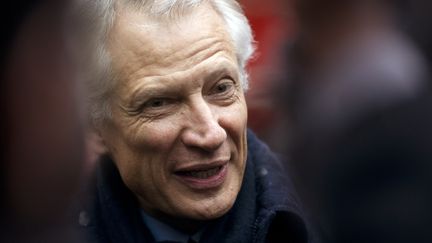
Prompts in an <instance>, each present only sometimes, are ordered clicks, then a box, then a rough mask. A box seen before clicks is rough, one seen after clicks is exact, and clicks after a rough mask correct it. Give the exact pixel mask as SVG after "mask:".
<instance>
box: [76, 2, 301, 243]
mask: <svg viewBox="0 0 432 243" xmlns="http://www.w3.org/2000/svg"><path fill="white" fill-rule="evenodd" d="M81 4H83V5H82V6H80V7H81V9H84V10H85V11H81V12H85V13H87V15H88V16H89V17H91V18H93V20H89V22H88V23H89V26H83V27H91V28H90V29H89V30H90V31H89V32H88V33H87V35H88V36H87V37H89V36H92V38H90V39H92V41H93V43H94V45H93V48H94V49H93V50H97V51H93V52H94V53H95V55H94V56H93V57H89V58H88V59H87V60H86V61H87V62H88V61H89V60H91V61H92V62H93V63H91V64H89V65H86V66H87V67H92V71H90V72H89V73H92V74H93V75H91V76H89V77H91V79H92V80H91V82H89V84H90V85H89V95H90V102H91V103H90V115H91V118H92V121H93V125H94V128H95V129H94V130H95V131H96V133H97V134H98V136H99V138H100V142H101V144H102V146H103V147H104V149H105V152H106V153H105V156H102V158H101V161H100V163H99V166H98V169H97V176H96V183H95V184H96V189H95V190H96V192H95V193H94V195H95V196H94V204H93V207H92V208H90V209H88V210H89V211H88V212H87V211H86V212H85V213H84V212H82V214H81V219H82V218H85V220H81V223H82V224H83V225H84V226H86V227H84V228H86V229H87V231H88V233H89V235H90V236H91V238H92V240H93V241H94V242H166V241H169V242H265V241H266V240H267V241H271V242H274V241H275V240H276V239H278V240H282V241H283V242H287V241H289V242H307V238H308V233H307V230H306V224H305V223H304V221H303V219H302V214H301V210H300V208H299V205H298V204H297V200H296V199H295V195H294V193H293V192H292V190H291V188H290V187H289V186H288V185H287V182H286V181H285V179H286V178H284V175H285V174H284V173H283V172H282V168H281V165H280V163H279V162H278V160H277V158H276V157H275V156H274V155H273V154H272V153H271V152H270V151H269V149H268V148H267V146H265V145H264V144H263V143H261V142H260V141H259V140H258V139H257V138H256V137H255V136H254V135H253V134H252V133H251V132H248V130H247V107H246V102H245V97H244V91H245V89H246V88H247V75H246V72H245V66H246V63H247V61H248V59H249V58H250V56H251V55H252V53H253V46H252V41H253V40H252V34H251V30H250V26H249V24H248V21H247V19H246V18H245V17H244V15H243V13H242V10H241V8H240V7H239V5H238V3H237V2H236V1H231V0H224V1H216V0H215V1H204V0H203V1H200V0H189V1H188V0H184V1H180V0H165V1H144V0H142V1H126V0H118V1H94V0H92V1H84V2H81ZM90 24H92V25H93V26H90ZM97 34H98V35H97ZM96 35H97V36H96ZM89 43H90V41H89ZM90 46H91V45H90ZM84 49H85V48H84ZM89 50H91V49H89ZM94 74H96V75H94ZM281 237H282V238H281Z"/></svg>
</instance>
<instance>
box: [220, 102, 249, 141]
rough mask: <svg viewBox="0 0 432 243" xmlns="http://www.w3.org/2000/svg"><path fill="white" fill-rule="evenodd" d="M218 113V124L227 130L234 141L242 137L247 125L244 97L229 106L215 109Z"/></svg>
mask: <svg viewBox="0 0 432 243" xmlns="http://www.w3.org/2000/svg"><path fill="white" fill-rule="evenodd" d="M217 112H218V113H219V114H220V115H219V124H220V125H221V126H222V127H223V128H224V129H225V130H226V131H227V132H228V134H229V135H230V136H231V138H232V139H234V140H235V142H236V143H237V142H240V141H237V140H238V139H243V136H244V133H245V132H246V127H247V108H246V103H245V102H244V99H241V100H239V102H238V103H236V104H233V105H231V106H229V107H222V108H220V109H219V110H218V111H217Z"/></svg>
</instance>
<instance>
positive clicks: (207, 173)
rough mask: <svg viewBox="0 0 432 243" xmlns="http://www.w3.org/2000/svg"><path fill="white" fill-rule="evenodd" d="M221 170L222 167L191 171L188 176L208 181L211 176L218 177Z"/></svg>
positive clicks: (187, 173)
mask: <svg viewBox="0 0 432 243" xmlns="http://www.w3.org/2000/svg"><path fill="white" fill-rule="evenodd" d="M220 169H221V166H219V167H216V168H214V169H210V170H202V171H189V172H186V175H187V176H191V177H195V178H198V179H207V178H209V177H211V176H214V175H216V174H217V173H218V172H219V170H220Z"/></svg>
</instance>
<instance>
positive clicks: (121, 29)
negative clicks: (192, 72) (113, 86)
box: [108, 3, 237, 75]
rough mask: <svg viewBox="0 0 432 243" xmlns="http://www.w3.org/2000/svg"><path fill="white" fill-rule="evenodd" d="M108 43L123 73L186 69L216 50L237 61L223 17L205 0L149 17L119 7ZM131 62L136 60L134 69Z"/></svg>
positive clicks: (146, 73) (119, 69) (152, 72)
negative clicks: (172, 12)
mask: <svg viewBox="0 0 432 243" xmlns="http://www.w3.org/2000/svg"><path fill="white" fill-rule="evenodd" d="M108 46H109V47H108V48H109V51H110V54H111V57H112V59H113V63H114V65H115V66H117V68H118V70H117V71H119V72H121V73H123V74H126V75H130V74H131V73H135V72H138V71H139V72H140V73H141V74H142V75H163V74H166V73H169V72H171V71H176V72H177V71H181V70H187V69H190V68H191V67H192V66H194V65H197V64H199V63H200V62H202V61H204V60H205V59H206V58H208V57H209V55H212V54H216V53H218V52H221V53H223V54H224V55H225V56H227V58H229V59H231V60H233V61H235V62H237V61H236V58H235V48H234V44H233V43H232V40H231V37H230V35H229V34H228V32H227V31H226V25H225V23H224V20H223V19H222V18H221V17H220V16H219V14H218V13H217V12H216V11H215V10H214V9H213V8H212V7H211V6H210V5H209V4H208V3H204V4H202V5H200V6H198V7H194V8H192V9H190V11H186V12H183V14H182V15H178V16H172V17H150V16H146V14H145V13H142V12H139V10H134V9H130V8H122V9H120V10H119V11H118V17H117V19H116V23H115V25H114V27H113V30H112V32H111V34H110V39H109V45H108ZM133 63H139V65H135V66H136V69H137V70H133V67H132V66H133V65H130V64H133ZM143 72H144V73H145V74H144V73H143Z"/></svg>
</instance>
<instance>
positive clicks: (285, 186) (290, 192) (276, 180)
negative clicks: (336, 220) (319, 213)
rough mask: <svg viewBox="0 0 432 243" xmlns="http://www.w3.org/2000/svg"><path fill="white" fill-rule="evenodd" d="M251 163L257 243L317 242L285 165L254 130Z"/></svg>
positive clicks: (249, 160) (250, 142) (249, 155)
mask: <svg viewBox="0 0 432 243" xmlns="http://www.w3.org/2000/svg"><path fill="white" fill-rule="evenodd" d="M248 163H253V165H254V166H253V167H254V174H255V184H256V190H257V199H256V200H257V206H258V215H257V219H256V222H255V229H256V238H257V242H286V241H290V242H291V241H292V242H305V243H306V242H314V241H313V240H312V233H311V231H310V230H309V225H308V222H307V219H306V216H305V213H304V212H303V209H302V207H301V203H300V200H299V198H298V196H297V193H296V191H295V189H294V186H293V184H292V182H291V179H290V177H289V173H288V171H287V170H286V166H285V165H284V163H285V162H284V161H282V159H281V156H278V155H277V154H275V153H274V152H272V151H271V149H270V148H269V147H268V146H267V145H266V144H265V143H264V142H263V141H261V140H260V139H259V138H258V137H257V136H256V135H255V134H254V133H253V132H252V131H250V130H249V131H248Z"/></svg>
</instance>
